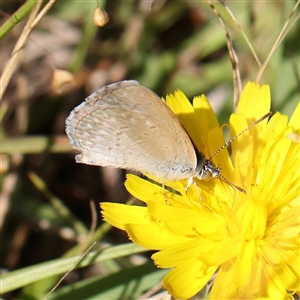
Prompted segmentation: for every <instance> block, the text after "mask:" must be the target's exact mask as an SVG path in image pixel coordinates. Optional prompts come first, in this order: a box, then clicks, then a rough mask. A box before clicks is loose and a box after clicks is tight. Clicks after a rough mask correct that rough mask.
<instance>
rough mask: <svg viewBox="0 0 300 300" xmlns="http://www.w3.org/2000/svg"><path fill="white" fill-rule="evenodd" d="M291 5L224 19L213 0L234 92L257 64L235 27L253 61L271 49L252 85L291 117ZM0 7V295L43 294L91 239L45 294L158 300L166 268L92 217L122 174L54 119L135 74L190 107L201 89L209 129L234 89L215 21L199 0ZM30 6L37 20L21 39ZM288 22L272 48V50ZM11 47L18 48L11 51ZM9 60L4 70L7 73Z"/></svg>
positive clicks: (295, 34) (252, 5)
mask: <svg viewBox="0 0 300 300" xmlns="http://www.w3.org/2000/svg"><path fill="white" fill-rule="evenodd" d="M296 2H297V1H280V2H278V1H269V2H265V1H235V2H228V3H227V2H226V3H227V5H228V7H229V9H230V11H231V12H232V14H233V15H234V17H235V19H234V20H233V19H232V18H231V16H230V15H229V13H228V11H226V10H225V8H224V6H222V5H221V4H220V3H217V2H214V5H215V7H216V9H217V11H218V12H219V14H220V15H221V16H222V18H223V19H224V22H225V25H226V29H227V30H228V32H229V34H230V37H231V39H232V41H233V46H234V49H235V51H236V53H237V56H238V59H239V64H238V68H239V71H240V76H241V81H242V84H243V86H244V85H245V83H246V82H247V81H249V80H253V81H255V80H256V78H257V75H258V73H259V72H260V70H261V66H260V65H259V63H258V62H257V60H256V59H255V58H254V55H253V53H252V51H251V49H250V47H249V44H247V42H246V40H245V38H244V37H243V35H242V32H241V30H240V27H241V28H242V29H243V31H244V32H245V33H246V35H247V37H248V38H249V41H250V44H251V45H252V47H253V49H254V51H255V52H256V54H257V56H258V58H259V60H260V61H261V65H262V64H263V63H264V62H265V61H266V60H267V58H268V56H269V55H270V54H271V58H270V60H269V61H268V64H267V66H266V68H265V70H264V72H263V74H262V77H261V79H260V83H267V84H269V85H270V87H271V92H272V100H273V102H272V111H273V112H275V111H280V112H281V113H284V114H287V115H288V116H290V115H291V113H292V111H293V110H294V109H295V107H296V105H297V103H298V101H299V89H300V76H299V61H300V57H299V56H300V51H299V50H300V49H299V47H300V46H299V40H300V29H299V22H298V19H299V10H297V9H296V11H294V13H293V15H292V16H291V17H290V15H291V13H292V11H293V9H294V6H295V5H296ZM0 5H1V6H0V8H1V24H2V27H1V31H0V38H1V50H0V53H1V62H0V64H1V65H0V68H1V74H2V75H1V93H2V94H3V97H2V101H1V111H0V112H1V113H0V117H1V156H0V161H1V165H0V167H1V226H2V232H1V252H0V253H1V255H0V263H1V265H0V266H1V272H2V280H3V281H2V283H3V284H2V287H1V288H2V292H5V293H4V294H3V298H4V299H42V298H43V297H44V296H45V295H46V294H47V293H48V292H49V291H50V290H51V288H52V287H53V286H54V285H55V283H56V282H57V281H58V280H59V278H61V276H62V275H63V274H65V273H66V272H67V271H68V270H70V268H71V266H73V265H74V264H75V263H76V261H77V260H78V257H79V256H78V255H80V254H82V253H83V252H84V251H85V250H86V249H87V248H88V246H89V245H91V243H92V242H93V241H96V242H97V243H96V245H94V246H93V248H92V249H91V250H90V251H89V254H88V255H87V256H85V257H84V259H83V260H82V261H81V262H80V264H81V267H80V268H78V269H76V270H73V271H72V272H71V273H70V274H69V275H68V276H67V277H66V278H65V279H64V280H63V281H62V283H61V284H60V286H59V287H58V289H57V290H56V291H54V292H53V293H52V294H51V296H50V297H49V299H137V298H139V297H141V296H142V295H144V297H145V298H151V296H153V295H155V294H156V299H160V298H159V297H166V294H165V293H162V294H158V293H160V292H162V290H161V289H160V281H161V279H162V277H163V276H164V274H166V270H159V269H156V268H155V267H154V266H153V263H152V261H151V260H149V257H150V255H151V253H149V252H147V253H146V254H142V252H143V251H144V250H143V249H140V248H139V247H137V246H135V245H131V244H127V243H128V240H127V237H126V235H125V234H124V233H123V232H121V231H119V230H115V229H112V228H110V226H108V225H107V224H103V223H102V222H101V217H100V213H99V202H101V201H116V202H126V201H128V200H129V201H130V196H129V195H128V193H127V192H126V191H125V189H124V187H123V182H124V180H125V175H124V172H123V171H121V170H111V169H109V170H108V169H105V168H98V167H93V166H87V165H79V164H76V163H75V161H74V152H73V151H72V149H71V147H70V145H69V142H68V139H67V138H66V135H65V130H64V128H65V119H66V117H67V116H68V114H69V113H70V111H71V110H72V109H73V108H74V107H75V106H77V105H78V104H79V103H81V102H82V101H83V100H84V98H85V97H86V96H88V95H89V94H91V93H92V92H94V91H96V90H97V89H98V88H100V87H102V86H104V85H106V84H109V83H112V82H116V81H119V80H124V79H135V80H138V81H140V82H141V83H142V84H143V85H145V86H147V87H149V88H150V89H152V90H153V91H155V92H156V93H157V94H158V95H160V96H162V97H165V95H166V94H167V93H171V92H174V90H176V89H181V90H182V91H183V92H184V93H185V94H186V95H187V96H188V97H189V99H191V100H192V98H193V97H194V96H196V95H200V94H206V95H207V96H208V98H209V99H210V101H211V104H212V106H213V107H214V109H215V111H216V113H217V114H218V116H219V120H220V123H226V122H227V121H228V118H229V115H230V113H231V112H232V109H233V101H232V99H233V91H234V87H233V80H232V65H231V61H230V57H229V55H228V49H227V46H226V35H225V32H224V28H222V26H221V24H220V20H219V18H218V17H217V16H216V14H215V13H214V12H213V10H212V9H211V7H210V6H209V5H208V3H207V2H205V1H188V0H182V1H150V0H149V1H142V0H140V1H122V0H114V1H98V2H97V1H73V0H69V1H51V2H47V1H27V2H25V1H24V2H22V1H3V2H2V3H1V4H0ZM97 7H98V8H102V9H105V11H106V12H107V14H108V16H109V22H108V23H107V24H106V25H104V26H103V27H99V26H98V27H97V26H95V24H94V21H93V14H94V11H95V9H96V8H97ZM43 9H44V11H43ZM40 12H42V15H41V18H40V20H39V21H38V22H36V24H34V27H33V28H32V30H31V29H30V30H29V31H28V30H27V31H26V24H27V25H28V24H31V25H32V22H34V20H36V17H37V15H38V13H40ZM287 21H288V22H289V23H288V24H287V27H286V30H285V31H284V35H283V37H282V41H281V42H280V44H279V45H278V47H277V49H276V50H275V51H274V52H272V48H273V47H274V44H275V41H276V39H277V38H278V36H279V34H280V32H281V31H282V29H283V28H284V25H285V24H286V22H287ZM30 22H31V23H30ZM29 28H30V27H29ZM27 36H28V39H26V37H27ZM22 38H24V40H23V41H22ZM19 39H20V40H21V41H19V42H17V41H18V40H19ZM18 43H21V44H18ZM16 45H17V46H18V45H19V47H20V49H22V52H21V51H19V50H18V51H15V50H14V49H16V48H14V47H16ZM20 45H21V46H20ZM13 51H14V52H13ZM12 53H14V55H16V54H20V56H19V57H17V58H15V60H14V61H13V62H14V63H15V69H14V65H13V64H12V65H10V64H11V63H12V59H11V55H12ZM13 58H14V56H13ZM7 66H10V70H12V71H13V73H12V76H10V75H9V73H7V72H5V68H7ZM67 71H68V72H67ZM69 72H70V73H69ZM4 80H7V81H8V86H7V88H6V87H5V86H4ZM141 101H142V99H141ZM253 101H256V100H255V99H253ZM117 245H119V246H117ZM109 246H110V247H109ZM108 247H109V249H108V250H105V251H102V249H105V248H108ZM126 255H129V256H126ZM95 262H96V263H95ZM12 271H14V272H12ZM9 272H11V273H9ZM147 291H148V294H145V293H147ZM149 291H150V292H149ZM145 295H146V296H145ZM159 295H160V296H159ZM199 298H200V295H199ZM165 299H166V298H165Z"/></svg>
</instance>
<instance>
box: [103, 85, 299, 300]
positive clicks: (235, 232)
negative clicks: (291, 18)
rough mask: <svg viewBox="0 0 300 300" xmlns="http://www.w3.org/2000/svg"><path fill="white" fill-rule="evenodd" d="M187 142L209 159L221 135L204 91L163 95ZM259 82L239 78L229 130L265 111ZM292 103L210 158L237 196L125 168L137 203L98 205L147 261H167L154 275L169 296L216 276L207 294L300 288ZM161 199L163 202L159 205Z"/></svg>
mask: <svg viewBox="0 0 300 300" xmlns="http://www.w3.org/2000/svg"><path fill="white" fill-rule="evenodd" d="M166 102H167V104H168V105H169V106H170V107H171V109H172V110H173V111H174V113H175V114H176V115H177V116H178V117H179V119H180V120H181V122H182V124H183V125H184V127H185V128H186V130H187V131H188V133H189V135H190V136H191V138H192V140H193V142H194V144H195V145H196V147H197V148H198V149H199V151H201V152H202V153H203V154H204V155H205V156H206V157H210V155H212V154H213V153H214V152H215V151H216V150H217V149H219V148H220V147H221V146H222V145H223V144H224V143H225V142H224V138H223V133H222V130H221V127H220V126H219V124H218V121H217V118H216V116H215V114H214V112H213V110H212V109H211V107H210V105H209V102H208V101H207V99H206V98H205V96H201V97H196V98H195V99H194V102H193V106H192V105H190V104H189V102H188V100H187V99H186V98H185V96H184V95H183V93H182V92H180V91H177V92H175V94H174V95H170V96H168V97H167V99H166ZM270 105H271V100H270V91H269V87H268V86H267V85H263V86H260V85H258V84H256V83H248V84H247V86H246V87H245V89H244V91H243V94H242V97H241V99H240V103H239V107H238V111H237V113H236V114H232V115H231V118H230V123H229V126H230V132H231V136H235V135H236V134H238V133H239V132H241V131H242V130H243V129H245V128H246V127H247V126H249V125H250V124H251V123H253V122H254V121H255V120H257V119H259V118H261V117H262V116H263V115H264V114H266V113H267V112H268V111H269V110H270ZM299 120H300V105H298V107H297V108H296V110H295V112H294V114H293V116H292V118H291V119H290V121H289V122H288V120H287V117H286V116H284V115H281V114H280V113H276V114H275V115H274V116H273V117H272V118H271V119H270V121H267V120H264V121H262V122H261V123H259V124H258V125H256V126H255V127H253V128H251V129H250V130H249V131H246V132H245V133H244V134H243V135H241V136H240V137H239V138H237V139H236V140H235V141H233V143H232V153H231V156H230V155H229V153H228V151H227V150H226V149H224V150H222V151H220V153H218V155H216V156H215V157H214V158H213V159H212V162H213V163H214V165H216V166H218V165H220V166H221V168H222V175H223V176H224V177H225V178H227V179H228V180H230V181H231V182H233V183H234V184H236V185H237V186H240V187H242V188H243V189H245V191H246V194H243V193H241V192H239V191H237V190H235V189H233V188H232V187H231V186H229V185H227V184H226V183H224V182H223V181H221V180H219V179H213V180H210V181H199V180H197V179H196V184H197V185H192V186H191V187H190V188H189V189H188V190H187V192H186V191H185V189H184V188H185V186H186V182H181V181H180V182H167V183H165V184H166V185H167V186H170V187H171V188H172V189H170V190H169V189H163V188H162V187H161V186H159V185H157V184H154V183H151V182H149V181H147V180H144V179H141V178H139V177H137V176H133V175H128V177H127V182H126V188H127V189H128V191H129V192H130V193H131V194H132V195H134V196H135V197H136V198H138V199H140V200H142V201H143V202H144V203H145V204H146V207H141V206H129V205H124V204H117V203H102V204H101V207H102V210H103V212H102V213H103V216H104V219H105V220H106V221H107V222H109V223H111V224H112V225H114V226H116V227H118V228H120V229H122V230H126V231H127V233H128V235H129V237H130V239H131V240H132V241H133V242H135V243H136V244H139V245H141V246H143V247H146V248H149V249H154V250H159V251H158V252H157V253H155V254H154V255H153V256H152V258H153V260H154V262H155V264H156V265H157V266H159V267H160V268H172V270H171V271H170V272H169V273H168V275H167V276H166V277H165V278H164V280H163V285H164V287H165V288H166V289H167V290H168V291H169V293H170V294H171V295H172V296H173V297H176V298H181V299H187V298H190V297H192V296H194V295H195V294H196V293H198V292H199V291H200V290H201V289H202V288H203V287H204V286H205V285H206V284H207V283H208V281H209V280H210V279H212V277H213V275H214V274H216V276H215V280H214V283H213V287H212V289H211V292H210V298H211V299H288V298H289V296H290V295H291V294H292V293H293V292H297V291H300V287H299V282H300V251H299V236H300V234H299V232H300V195H299V193H300V189H299V188H300V168H299V147H300V144H299V141H297V139H296V138H295V136H299V135H300V122H299ZM166 200H167V203H166Z"/></svg>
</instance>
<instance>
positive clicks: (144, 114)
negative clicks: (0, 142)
mask: <svg viewBox="0 0 300 300" xmlns="http://www.w3.org/2000/svg"><path fill="white" fill-rule="evenodd" d="M66 132H67V134H68V136H69V138H70V141H71V144H72V145H73V147H74V148H75V149H77V150H79V151H80V152H81V153H80V154H78V155H77V156H76V161H77V162H81V163H85V164H91V165H99V166H109V167H114V168H124V169H131V170H137V171H139V172H141V173H144V174H149V175H154V176H155V177H158V178H162V179H164V180H179V179H186V178H188V177H189V176H193V175H194V170H195V168H196V164H197V162H196V155H195V150H194V147H193V144H192V142H191V140H190V138H189V136H188V134H187V133H186V131H185V129H184V128H183V127H182V125H181V123H180V121H179V120H178V119H177V117H176V116H175V115H174V114H173V112H172V111H171V110H170V109H169V108H168V107H167V105H166V104H165V103H164V102H163V101H162V100H161V99H160V98H159V97H158V96H157V95H156V94H155V93H153V92H152V91H151V90H149V89H147V88H146V87H144V86H142V85H140V84H139V83H138V82H136V81H121V82H118V83H115V84H111V85H108V86H106V87H104V88H102V89H100V90H98V91H97V92H95V93H94V94H92V95H91V96H89V97H88V98H87V99H86V101H85V102H83V103H82V104H81V105H79V106H78V107H76V108H75V109H74V110H73V112H71V114H70V116H69V117H68V119H67V121H66Z"/></svg>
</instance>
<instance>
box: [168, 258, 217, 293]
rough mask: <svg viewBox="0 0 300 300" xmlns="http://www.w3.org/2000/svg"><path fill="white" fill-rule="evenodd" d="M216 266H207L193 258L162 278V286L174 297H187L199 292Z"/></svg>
mask: <svg viewBox="0 0 300 300" xmlns="http://www.w3.org/2000/svg"><path fill="white" fill-rule="evenodd" d="M215 270H216V267H207V266H205V265H204V264H203V263H201V262H200V261H198V260H197V259H195V258H190V259H187V260H186V262H185V263H184V264H182V265H180V266H179V267H177V268H175V269H174V270H172V271H171V272H170V273H168V275H167V276H166V277H165V278H164V280H163V286H164V287H165V289H167V290H168V292H169V293H170V294H171V295H172V296H173V297H174V298H179V299H189V298H191V297H192V296H194V295H195V294H196V293H197V292H199V291H200V290H201V289H202V288H203V287H204V285H205V284H206V283H207V282H208V280H209V279H210V278H211V276H212V275H213V273H214V272H215Z"/></svg>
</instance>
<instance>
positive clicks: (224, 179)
mask: <svg viewBox="0 0 300 300" xmlns="http://www.w3.org/2000/svg"><path fill="white" fill-rule="evenodd" d="M219 179H221V180H222V181H224V182H225V183H227V184H228V185H230V186H231V187H232V188H234V189H237V190H238V191H240V192H241V193H243V194H246V191H245V190H244V189H242V188H241V187H239V186H237V185H235V184H233V183H232V182H231V181H229V180H228V179H226V178H225V177H224V176H222V175H221V174H220V175H219Z"/></svg>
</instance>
